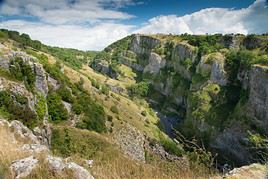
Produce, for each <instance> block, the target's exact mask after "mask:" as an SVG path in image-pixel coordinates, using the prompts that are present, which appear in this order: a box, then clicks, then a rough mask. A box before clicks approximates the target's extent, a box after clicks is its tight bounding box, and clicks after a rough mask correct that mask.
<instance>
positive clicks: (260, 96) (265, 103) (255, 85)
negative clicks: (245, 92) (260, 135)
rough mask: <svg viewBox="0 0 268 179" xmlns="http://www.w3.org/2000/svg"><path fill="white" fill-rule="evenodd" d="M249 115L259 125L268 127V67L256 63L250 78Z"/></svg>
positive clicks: (267, 132) (264, 127)
mask: <svg viewBox="0 0 268 179" xmlns="http://www.w3.org/2000/svg"><path fill="white" fill-rule="evenodd" d="M248 104H249V107H248V110H249V115H250V116H251V117H252V118H254V119H255V121H256V122H257V123H259V124H258V126H261V127H262V128H263V129H267V128H268V110H267V109H268V67H266V66H260V65H254V66H253V67H252V68H251V71H250V80H249V100H248ZM266 134H268V131H267V130H266Z"/></svg>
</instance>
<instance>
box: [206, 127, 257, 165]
mask: <svg viewBox="0 0 268 179" xmlns="http://www.w3.org/2000/svg"><path fill="white" fill-rule="evenodd" d="M245 138H246V134H245V131H244V130H243V129H240V126H239V124H238V125H237V127H236V126H233V128H229V129H226V130H224V131H223V132H222V133H221V134H220V135H219V136H217V137H216V139H215V140H214V141H212V142H211V144H210V146H211V148H213V149H214V150H216V151H217V153H218V154H220V155H221V156H224V157H225V158H226V157H227V158H228V159H230V160H231V161H236V162H237V164H238V165H247V164H249V163H250V161H251V159H252V155H251V152H250V151H248V150H247V148H246V147H245V146H244V145H242V143H245Z"/></svg>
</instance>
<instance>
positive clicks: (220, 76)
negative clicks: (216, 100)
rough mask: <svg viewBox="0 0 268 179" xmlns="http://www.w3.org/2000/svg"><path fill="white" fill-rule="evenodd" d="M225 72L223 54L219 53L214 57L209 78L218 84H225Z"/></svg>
mask: <svg viewBox="0 0 268 179" xmlns="http://www.w3.org/2000/svg"><path fill="white" fill-rule="evenodd" d="M227 79H228V78H227V74H226V72H225V70H224V56H223V55H221V54H220V53H219V54H218V55H217V56H215V57H214V59H213V63H212V67H211V74H210V80H211V81H212V82H213V83H217V84H218V85H221V86H225V85H226V84H227Z"/></svg>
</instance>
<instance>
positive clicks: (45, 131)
mask: <svg viewBox="0 0 268 179" xmlns="http://www.w3.org/2000/svg"><path fill="white" fill-rule="evenodd" d="M33 133H34V135H35V136H36V137H37V138H38V140H39V141H40V143H41V144H42V145H46V146H47V147H50V144H51V136H52V132H51V127H50V124H49V123H48V122H47V121H46V120H44V121H43V125H42V126H38V127H35V128H34V129H33Z"/></svg>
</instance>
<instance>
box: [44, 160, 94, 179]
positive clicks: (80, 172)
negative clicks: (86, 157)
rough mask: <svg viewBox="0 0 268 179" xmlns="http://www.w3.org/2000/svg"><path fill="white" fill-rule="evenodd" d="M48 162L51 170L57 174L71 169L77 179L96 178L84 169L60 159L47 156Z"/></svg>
mask: <svg viewBox="0 0 268 179" xmlns="http://www.w3.org/2000/svg"><path fill="white" fill-rule="evenodd" d="M46 160H47V161H48V164H49V166H50V168H51V169H52V170H53V171H55V172H61V171H63V170H64V169H70V170H72V171H73V172H74V176H73V177H74V178H75V179H94V177H93V176H92V175H91V174H90V173H89V172H88V171H87V170H86V169H85V168H83V167H81V166H80V165H78V164H76V163H74V162H69V163H68V162H67V161H66V160H63V159H62V158H60V157H53V156H50V155H49V156H47V158H46Z"/></svg>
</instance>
